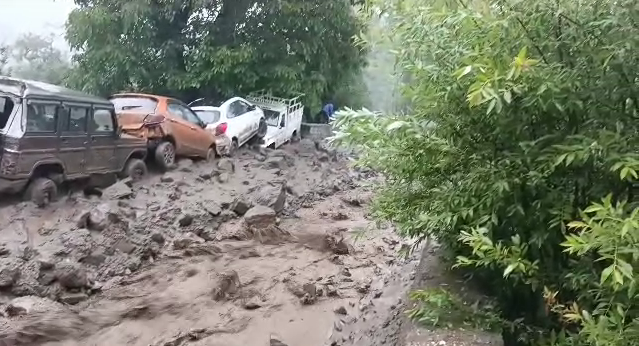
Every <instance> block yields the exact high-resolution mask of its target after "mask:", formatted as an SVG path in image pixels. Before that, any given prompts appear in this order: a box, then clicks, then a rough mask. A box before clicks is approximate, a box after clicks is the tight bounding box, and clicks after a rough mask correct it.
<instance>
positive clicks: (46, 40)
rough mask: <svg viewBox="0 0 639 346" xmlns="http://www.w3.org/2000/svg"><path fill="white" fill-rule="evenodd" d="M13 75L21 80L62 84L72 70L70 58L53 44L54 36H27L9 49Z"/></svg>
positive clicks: (19, 39) (22, 37) (23, 36)
mask: <svg viewBox="0 0 639 346" xmlns="http://www.w3.org/2000/svg"><path fill="white" fill-rule="evenodd" d="M7 50H8V53H9V54H10V55H11V57H12V58H13V62H12V64H11V65H12V74H13V75H14V76H16V77H19V78H25V79H33V80H39V81H43V82H48V83H52V84H62V83H63V82H64V80H65V78H66V76H67V74H68V72H69V69H70V68H71V62H70V60H69V57H68V56H67V55H66V54H64V53H63V52H62V51H61V50H60V49H58V48H56V47H55V46H54V44H53V37H52V36H40V35H36V34H30V33H29V34H25V35H22V36H21V37H19V38H18V39H17V40H16V41H15V42H14V43H13V44H12V45H11V46H9V47H8V48H7Z"/></svg>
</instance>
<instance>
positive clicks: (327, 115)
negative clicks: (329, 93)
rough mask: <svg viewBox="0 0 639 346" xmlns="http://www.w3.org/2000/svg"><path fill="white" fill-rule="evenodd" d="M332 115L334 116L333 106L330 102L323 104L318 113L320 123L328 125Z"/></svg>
mask: <svg viewBox="0 0 639 346" xmlns="http://www.w3.org/2000/svg"><path fill="white" fill-rule="evenodd" d="M333 114H335V106H333V104H332V103H331V102H329V103H327V104H325V105H324V107H322V110H321V111H320V115H321V121H324V122H326V124H328V123H329V122H330V121H331V119H332V118H333Z"/></svg>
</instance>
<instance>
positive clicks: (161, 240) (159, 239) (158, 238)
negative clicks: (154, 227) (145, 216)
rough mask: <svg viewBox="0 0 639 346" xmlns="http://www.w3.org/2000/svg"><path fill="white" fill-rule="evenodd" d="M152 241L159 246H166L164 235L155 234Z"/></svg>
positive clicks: (152, 235)
mask: <svg viewBox="0 0 639 346" xmlns="http://www.w3.org/2000/svg"><path fill="white" fill-rule="evenodd" d="M151 240H153V241H154V242H156V243H158V244H164V241H165V239H164V235H163V234H162V233H157V232H156V233H153V234H151Z"/></svg>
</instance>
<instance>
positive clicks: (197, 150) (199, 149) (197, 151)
mask: <svg viewBox="0 0 639 346" xmlns="http://www.w3.org/2000/svg"><path fill="white" fill-rule="evenodd" d="M169 107H170V108H172V109H174V111H175V112H179V114H181V118H182V120H183V125H184V126H185V128H188V131H189V132H188V135H187V136H186V137H187V138H185V139H184V141H185V143H186V144H187V145H188V146H189V148H190V151H191V153H190V154H191V155H197V156H202V157H206V154H207V151H208V149H209V147H210V146H211V144H213V141H214V139H213V135H212V134H210V133H209V132H207V131H206V130H205V129H203V128H202V126H203V124H204V123H203V122H202V120H201V119H200V118H199V117H198V116H197V115H196V114H195V112H193V111H192V110H191V109H190V108H189V107H187V106H186V105H184V104H181V103H177V102H174V103H170V104H169ZM169 111H171V110H169Z"/></svg>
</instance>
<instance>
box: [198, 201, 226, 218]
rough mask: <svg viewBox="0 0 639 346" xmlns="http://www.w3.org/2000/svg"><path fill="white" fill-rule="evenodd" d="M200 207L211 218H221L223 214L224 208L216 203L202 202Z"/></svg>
mask: <svg viewBox="0 0 639 346" xmlns="http://www.w3.org/2000/svg"><path fill="white" fill-rule="evenodd" d="M200 205H201V206H202V208H203V209H204V210H206V212H207V213H209V214H211V216H219V215H220V214H221V213H222V207H221V206H220V205H219V204H217V202H215V201H206V202H202V203H200Z"/></svg>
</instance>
